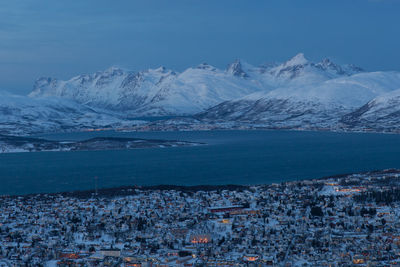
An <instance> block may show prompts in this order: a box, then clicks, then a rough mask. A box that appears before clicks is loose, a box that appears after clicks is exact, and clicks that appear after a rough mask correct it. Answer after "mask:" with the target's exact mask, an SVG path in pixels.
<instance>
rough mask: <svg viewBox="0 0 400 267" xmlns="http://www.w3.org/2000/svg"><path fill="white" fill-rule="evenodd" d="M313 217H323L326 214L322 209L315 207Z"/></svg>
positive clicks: (312, 212)
mask: <svg viewBox="0 0 400 267" xmlns="http://www.w3.org/2000/svg"><path fill="white" fill-rule="evenodd" d="M311 215H312V216H319V217H322V216H324V212H323V211H322V208H321V207H319V206H314V207H312V208H311Z"/></svg>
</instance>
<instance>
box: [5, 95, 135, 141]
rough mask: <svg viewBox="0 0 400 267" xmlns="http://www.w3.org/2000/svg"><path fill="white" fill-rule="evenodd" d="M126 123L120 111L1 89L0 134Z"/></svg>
mask: <svg viewBox="0 0 400 267" xmlns="http://www.w3.org/2000/svg"><path fill="white" fill-rule="evenodd" d="M124 123H126V122H124V121H123V120H122V118H121V117H120V116H119V115H118V114H115V113H112V112H109V111H105V110H99V109H97V110H96V109H93V108H89V107H86V106H84V105H81V104H78V103H75V102H73V101H70V100H65V99H58V98H40V99H32V98H29V97H26V96H17V95H11V94H9V93H6V92H0V134H13V135H25V134H32V133H43V132H55V131H66V130H69V129H74V130H78V129H85V128H98V127H111V126H113V127H117V126H120V125H123V124H124ZM132 123H133V122H132Z"/></svg>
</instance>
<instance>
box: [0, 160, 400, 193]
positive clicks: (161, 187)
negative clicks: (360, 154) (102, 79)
mask: <svg viewBox="0 0 400 267" xmlns="http://www.w3.org/2000/svg"><path fill="white" fill-rule="evenodd" d="M387 173H388V174H393V173H398V174H400V169H396V168H390V169H383V170H372V171H365V172H353V173H342V174H333V175H330V176H323V177H319V178H311V179H299V180H288V181H282V182H279V183H271V184H243V185H240V184H221V185H211V184H199V185H174V184H158V185H123V186H117V187H107V188H99V189H98V190H97V195H96V190H95V189H88V190H73V191H60V192H51V193H28V194H22V195H0V199H1V198H11V199H13V198H30V197H52V196H63V197H75V198H80V199H87V198H94V197H101V198H113V197H123V196H130V195H135V194H136V190H139V191H170V190H174V191H178V192H186V193H195V192H198V191H205V192H211V191H222V190H228V191H243V190H246V189H249V188H251V187H262V186H271V185H274V184H278V185H281V184H286V183H296V182H300V183H301V182H313V181H322V180H328V179H340V178H346V177H349V176H352V175H369V174H370V175H379V174H387Z"/></svg>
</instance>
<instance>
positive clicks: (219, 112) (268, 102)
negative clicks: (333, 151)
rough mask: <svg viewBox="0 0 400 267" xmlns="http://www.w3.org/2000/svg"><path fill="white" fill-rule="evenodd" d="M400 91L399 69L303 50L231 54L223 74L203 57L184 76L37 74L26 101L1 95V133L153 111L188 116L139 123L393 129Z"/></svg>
mask: <svg viewBox="0 0 400 267" xmlns="http://www.w3.org/2000/svg"><path fill="white" fill-rule="evenodd" d="M399 88H400V72H365V71H364V70H363V69H361V68H359V67H357V66H354V65H338V64H335V63H333V62H332V61H331V60H329V59H324V60H322V61H320V62H317V63H315V62H311V61H309V60H307V59H306V58H305V57H304V55H303V54H301V53H300V54H298V55H296V56H295V57H293V58H291V59H289V60H288V61H286V62H283V63H281V64H277V63H266V64H263V65H261V66H253V65H250V64H248V63H246V62H243V61H240V60H236V61H234V62H233V63H231V64H229V65H228V67H227V68H226V69H223V70H221V69H218V68H216V67H213V66H211V65H209V64H206V63H203V64H200V65H198V66H196V67H191V68H188V69H186V70H184V71H183V72H181V73H178V72H175V71H172V70H168V69H166V68H164V67H160V68H158V69H148V70H145V71H139V72H133V71H128V70H124V69H121V68H116V67H112V68H109V69H107V70H105V71H100V72H96V73H94V74H84V75H79V76H76V77H73V78H71V79H69V80H66V81H63V80H57V79H53V78H40V79H38V80H37V81H36V83H35V85H34V90H33V91H32V92H31V93H30V94H29V97H22V96H12V95H7V94H4V93H2V94H0V133H1V132H3V133H4V132H12V133H23V132H29V133H32V132H44V131H59V130H64V129H82V128H88V127H89V128H93V127H96V128H97V127H107V126H112V127H119V126H124V127H126V126H128V127H131V126H134V125H135V124H136V122H132V121H128V120H127V119H125V118H126V117H128V116H129V117H132V116H158V115H192V117H191V118H187V119H186V120H184V121H182V118H177V119H175V120H170V121H163V122H156V123H149V125H147V126H146V125H143V122H137V123H140V125H141V126H139V127H141V128H143V129H146V128H151V129H159V130H164V129H171V127H172V128H173V127H175V126H176V128H177V129H179V127H181V126H180V125H184V127H185V129H189V128H190V125H191V124H192V123H193V124H196V125H195V127H196V128H199V129H200V128H201V129H207V128H208V127H211V128H215V127H216V128H218V125H222V124H223V125H224V126H223V127H225V128H226V127H229V125H235V127H237V126H239V127H240V126H241V125H247V126H250V127H252V125H257V126H260V127H270V128H308V129H317V128H324V129H349V130H352V129H365V128H373V129H382V127H380V125H389V126H390V127H391V128H393V127H396V126H400V124H399V123H400V121H398V120H397V117H396V116H397V115H398V109H397V103H398V102H399V99H398V94H397V93H396V92H397V91H396V90H400V89H399ZM121 114H123V115H121ZM177 123H178V124H177ZM150 124H151V125H150ZM217 124H218V125H217ZM174 125H175V126H174ZM201 125H202V126H201ZM216 125H217V126H216ZM389 126H388V127H389ZM182 127H183V126H182ZM379 127H380V128H379ZM385 129H386V128H385Z"/></svg>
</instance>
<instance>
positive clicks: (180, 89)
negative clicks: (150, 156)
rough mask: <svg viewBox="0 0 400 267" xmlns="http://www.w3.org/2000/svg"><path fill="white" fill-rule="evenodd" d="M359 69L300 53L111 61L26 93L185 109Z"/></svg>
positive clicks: (138, 110)
mask: <svg viewBox="0 0 400 267" xmlns="http://www.w3.org/2000/svg"><path fill="white" fill-rule="evenodd" d="M360 71H361V69H360V68H355V67H354V68H351V67H341V66H339V65H336V64H334V63H332V62H331V61H329V60H323V61H321V62H319V63H312V62H309V61H308V60H306V59H305V58H304V55H303V54H298V55H296V56H295V57H293V58H292V59H290V60H288V61H287V62H284V63H282V64H280V65H271V66H261V67H254V66H252V65H250V64H247V63H244V62H240V61H235V62H233V63H232V64H230V65H229V66H228V68H227V69H226V70H219V69H217V68H215V67H213V66H210V65H208V64H205V63H203V64H200V65H199V66H197V67H193V68H188V69H186V70H185V71H183V72H182V73H176V72H174V71H171V70H167V69H165V68H163V67H161V68H158V69H149V70H146V71H140V72H132V71H126V70H123V69H120V68H115V67H113V68H110V69H108V70H106V71H104V72H96V73H94V74H91V75H79V76H76V77H74V78H72V79H70V80H68V81H61V80H56V79H52V78H41V79H39V80H37V81H36V83H35V86H34V90H33V91H32V93H31V94H30V97H38V96H57V97H62V98H67V99H71V100H75V101H77V102H79V103H82V104H85V105H89V106H92V107H102V108H108V109H111V110H116V111H124V112H129V113H131V114H136V115H183V114H194V113H197V112H201V111H203V110H205V109H207V108H210V107H212V106H215V105H217V104H219V103H221V102H224V101H228V100H232V99H236V98H240V97H243V96H246V95H248V94H251V93H255V92H269V91H272V90H275V89H276V88H281V87H289V86H292V87H293V86H305V85H311V84H317V83H321V82H324V81H326V80H329V79H332V78H337V77H342V76H348V75H351V74H353V73H355V72H360Z"/></svg>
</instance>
